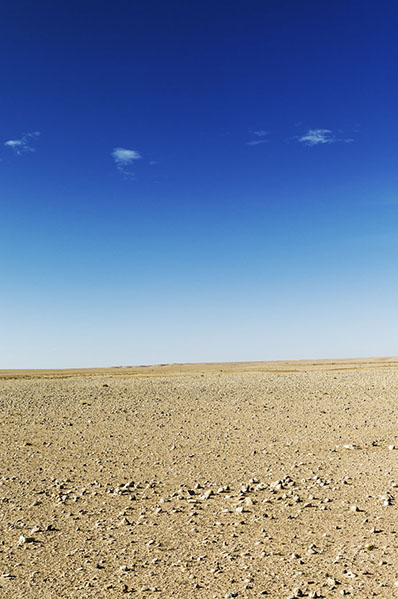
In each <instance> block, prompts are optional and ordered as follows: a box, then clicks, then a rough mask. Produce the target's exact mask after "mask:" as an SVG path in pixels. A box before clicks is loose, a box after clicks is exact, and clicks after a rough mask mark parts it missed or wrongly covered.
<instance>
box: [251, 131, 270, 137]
mask: <svg viewBox="0 0 398 599" xmlns="http://www.w3.org/2000/svg"><path fill="white" fill-rule="evenodd" d="M252 133H253V135H256V136H257V137H265V136H266V135H268V131H264V129H259V130H257V131H252Z"/></svg>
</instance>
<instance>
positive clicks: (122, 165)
mask: <svg viewBox="0 0 398 599" xmlns="http://www.w3.org/2000/svg"><path fill="white" fill-rule="evenodd" d="M112 158H113V160H114V162H115V164H116V168H117V169H118V170H119V171H120V172H121V173H123V174H124V175H131V174H132V173H131V171H130V167H131V165H132V164H133V163H134V161H135V160H140V159H141V158H142V156H141V154H140V153H139V152H136V150H128V149H127V148H114V149H113V150H112Z"/></svg>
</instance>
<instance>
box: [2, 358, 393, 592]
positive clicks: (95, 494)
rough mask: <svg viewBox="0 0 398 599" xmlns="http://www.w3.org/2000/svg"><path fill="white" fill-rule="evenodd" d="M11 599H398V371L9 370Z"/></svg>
mask: <svg viewBox="0 0 398 599" xmlns="http://www.w3.org/2000/svg"><path fill="white" fill-rule="evenodd" d="M0 407H1V410H0V529H1V534H0V597H1V598H2V599H3V598H4V599H5V598H7V599H20V598H24V599H36V598H37V599H39V598H40V599H64V598H67V599H72V598H76V599H77V598H79V599H83V598H90V599H91V598H93V599H94V598H110V599H112V598H119V597H121V598H122V597H123V598H124V597H126V598H128V597H142V598H148V599H154V598H162V599H173V598H174V599H196V598H197V599H222V598H225V599H229V598H232V597H237V598H238V599H245V598H247V599H249V598H260V597H269V598H270V599H288V598H289V597H290V598H294V597H325V598H339V597H342V596H347V597H348V598H349V597H352V598H355V599H368V598H370V597H379V598H385V599H390V598H393V597H398V516H397V507H398V424H397V423H398V359H397V358H384V359H382V358H379V359H366V360H365V359H362V360H325V361H303V362H252V363H231V364H196V365H193V364H175V365H158V366H148V367H145V366H141V367H131V368H130V367H122V368H116V367H115V368H105V369H90V370H64V371H62V370H59V371H44V370H43V371H4V370H3V371H0Z"/></svg>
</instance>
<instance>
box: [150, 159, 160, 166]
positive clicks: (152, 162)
mask: <svg viewBox="0 0 398 599" xmlns="http://www.w3.org/2000/svg"><path fill="white" fill-rule="evenodd" d="M148 164H149V166H155V164H159V161H158V160H150V161H149V163H148Z"/></svg>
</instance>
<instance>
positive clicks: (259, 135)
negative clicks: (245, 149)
mask: <svg viewBox="0 0 398 599" xmlns="http://www.w3.org/2000/svg"><path fill="white" fill-rule="evenodd" d="M250 133H251V134H252V135H254V136H255V137H256V139H252V140H250V141H247V142H246V145H247V146H258V145H260V144H265V143H267V141H268V139H265V137H266V136H267V135H268V131H265V130H264V129H257V130H256V131H250Z"/></svg>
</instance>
